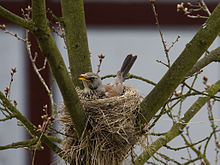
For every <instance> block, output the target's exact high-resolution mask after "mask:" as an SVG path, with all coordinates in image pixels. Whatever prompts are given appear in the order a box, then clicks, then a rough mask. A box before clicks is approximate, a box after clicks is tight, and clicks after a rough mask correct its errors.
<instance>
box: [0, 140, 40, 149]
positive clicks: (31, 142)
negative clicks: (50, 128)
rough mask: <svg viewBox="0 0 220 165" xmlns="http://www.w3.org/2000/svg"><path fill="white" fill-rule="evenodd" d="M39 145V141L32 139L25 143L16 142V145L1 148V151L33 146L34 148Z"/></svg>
mask: <svg viewBox="0 0 220 165" xmlns="http://www.w3.org/2000/svg"><path fill="white" fill-rule="evenodd" d="M36 143H37V139H36V138H34V139H30V140H25V141H21V142H16V143H11V144H8V145H5V146H0V150H6V149H12V148H14V149H17V148H24V147H28V148H31V146H33V145H34V144H36Z"/></svg>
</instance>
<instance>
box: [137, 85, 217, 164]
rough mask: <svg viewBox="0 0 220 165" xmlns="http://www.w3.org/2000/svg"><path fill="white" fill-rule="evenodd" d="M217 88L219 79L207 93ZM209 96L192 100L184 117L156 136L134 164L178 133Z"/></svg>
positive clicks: (146, 158) (139, 162)
mask: <svg viewBox="0 0 220 165" xmlns="http://www.w3.org/2000/svg"><path fill="white" fill-rule="evenodd" d="M219 90H220V81H218V82H216V83H215V84H213V85H212V86H211V87H210V88H209V89H208V90H207V93H208V94H209V95H210V96H211V95H215V94H216V93H217V92H219ZM210 96H208V97H200V98H198V99H197V100H196V102H194V104H193V105H192V106H191V107H190V108H189V109H188V110H187V111H186V113H185V114H184V117H183V118H181V119H180V121H179V122H176V123H174V124H173V126H172V128H171V129H170V130H169V131H168V132H167V133H166V134H165V135H164V136H162V137H160V138H158V139H157V140H156V141H154V142H153V143H152V144H151V145H150V146H147V147H146V149H145V151H144V152H143V153H142V154H141V155H140V156H138V158H137V159H136V161H135V164H137V165H142V164H144V163H145V162H146V161H147V160H148V159H149V158H150V157H151V156H152V155H154V153H156V151H157V150H159V149H160V148H161V147H162V146H164V145H165V144H167V143H168V142H170V141H171V140H172V139H174V138H175V137H177V136H178V135H180V134H181V133H182V131H183V129H184V127H186V125H187V123H188V122H189V121H190V120H191V119H192V118H193V117H194V116H195V115H196V114H197V113H198V112H199V110H200V109H201V108H202V107H203V106H204V105H205V104H206V102H207V101H208V100H210V98H211V97H210Z"/></svg>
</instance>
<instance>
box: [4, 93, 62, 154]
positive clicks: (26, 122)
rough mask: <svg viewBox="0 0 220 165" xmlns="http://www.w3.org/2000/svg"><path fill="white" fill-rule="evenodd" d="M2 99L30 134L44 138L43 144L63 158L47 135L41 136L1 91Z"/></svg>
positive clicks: (59, 150)
mask: <svg viewBox="0 0 220 165" xmlns="http://www.w3.org/2000/svg"><path fill="white" fill-rule="evenodd" d="M0 99H1V100H2V105H3V106H5V107H7V108H8V110H9V111H10V112H11V113H13V114H14V115H15V116H16V118H17V119H18V120H19V121H21V122H22V124H23V125H24V127H25V128H26V129H27V130H28V132H30V134H31V135H32V136H37V137H40V136H42V138H41V140H42V142H44V143H45V144H46V145H47V146H48V147H49V148H50V149H51V150H52V151H54V152H55V153H57V154H58V155H59V156H61V157H62V155H61V149H60V148H59V147H58V146H57V145H55V144H54V143H53V142H51V141H50V140H49V139H48V138H47V137H46V136H45V135H41V132H40V131H37V130H36V129H35V128H34V125H33V124H32V123H31V122H30V121H29V120H27V119H26V118H25V117H24V116H23V115H22V114H21V113H20V112H19V111H18V110H17V109H16V108H15V107H14V106H13V105H12V104H11V102H10V101H9V100H8V99H7V98H6V97H5V96H4V94H3V93H2V92H1V91H0Z"/></svg>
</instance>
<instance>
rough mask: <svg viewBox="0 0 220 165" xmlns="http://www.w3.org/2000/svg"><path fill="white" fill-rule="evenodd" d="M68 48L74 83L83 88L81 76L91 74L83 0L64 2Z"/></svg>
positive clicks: (62, 3)
mask: <svg viewBox="0 0 220 165" xmlns="http://www.w3.org/2000/svg"><path fill="white" fill-rule="evenodd" d="M61 5H62V14H63V18H64V28H65V34H66V46H67V51H68V57H69V64H70V70H71V74H72V79H73V82H74V84H75V85H76V86H80V87H82V82H81V81H79V80H78V78H79V75H80V74H82V73H86V72H89V71H90V72H91V71H92V67H91V62H90V54H89V48H88V41H87V34H86V24H85V14H84V6H83V0H62V1H61Z"/></svg>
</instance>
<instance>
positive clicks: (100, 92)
mask: <svg viewBox="0 0 220 165" xmlns="http://www.w3.org/2000/svg"><path fill="white" fill-rule="evenodd" d="M136 59H137V56H132V55H131V54H129V55H128V56H127V57H126V58H125V60H124V62H123V64H122V66H121V69H120V70H119V71H118V72H117V76H116V78H115V80H114V81H113V82H112V83H111V84H105V85H103V84H102V81H101V78H100V77H99V75H98V74H96V73H92V72H87V73H85V74H81V75H80V76H81V77H80V78H79V79H80V80H82V81H83V86H84V90H83V93H84V95H85V97H87V98H106V97H107V98H109V97H114V96H121V95H122V94H123V92H124V88H125V86H124V84H123V82H124V81H125V78H126V77H127V74H128V72H129V71H130V69H131V67H132V66H133V64H134V62H135V60H136Z"/></svg>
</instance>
